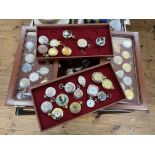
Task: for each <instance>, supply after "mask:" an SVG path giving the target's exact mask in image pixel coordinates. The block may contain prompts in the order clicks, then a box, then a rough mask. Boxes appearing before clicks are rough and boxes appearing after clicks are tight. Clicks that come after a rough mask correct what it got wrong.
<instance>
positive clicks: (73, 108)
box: [69, 101, 83, 114]
mask: <svg viewBox="0 0 155 155" xmlns="http://www.w3.org/2000/svg"><path fill="white" fill-rule="evenodd" d="M82 104H83V102H81V101H79V102H72V103H71V104H70V106H69V110H70V112H71V113H72V114H78V113H80V111H81V106H82Z"/></svg>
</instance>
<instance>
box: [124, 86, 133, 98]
mask: <svg viewBox="0 0 155 155" xmlns="http://www.w3.org/2000/svg"><path fill="white" fill-rule="evenodd" d="M124 93H125V95H126V98H127V99H128V100H132V99H133V98H134V93H133V90H131V89H126V90H125V91H124Z"/></svg>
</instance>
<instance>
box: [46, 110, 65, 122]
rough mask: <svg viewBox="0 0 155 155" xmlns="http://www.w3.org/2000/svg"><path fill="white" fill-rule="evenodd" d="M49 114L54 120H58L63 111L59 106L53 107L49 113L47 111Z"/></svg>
mask: <svg viewBox="0 0 155 155" xmlns="http://www.w3.org/2000/svg"><path fill="white" fill-rule="evenodd" d="M48 115H49V116H51V117H52V118H53V119H54V120H60V119H61V118H62V117H63V115H64V112H63V110H62V109H61V108H54V109H53V110H52V111H51V112H50V113H48Z"/></svg>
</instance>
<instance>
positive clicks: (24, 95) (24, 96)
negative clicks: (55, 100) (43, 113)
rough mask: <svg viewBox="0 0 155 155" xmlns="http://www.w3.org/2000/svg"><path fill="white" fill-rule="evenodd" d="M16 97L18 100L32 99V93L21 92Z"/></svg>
mask: <svg viewBox="0 0 155 155" xmlns="http://www.w3.org/2000/svg"><path fill="white" fill-rule="evenodd" d="M16 98H17V99H18V100H21V99H22V100H23V99H31V93H25V92H19V93H17V95H16Z"/></svg>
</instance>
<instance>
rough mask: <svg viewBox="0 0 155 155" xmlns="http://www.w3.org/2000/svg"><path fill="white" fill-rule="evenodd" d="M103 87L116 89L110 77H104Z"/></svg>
mask: <svg viewBox="0 0 155 155" xmlns="http://www.w3.org/2000/svg"><path fill="white" fill-rule="evenodd" d="M102 87H103V88H105V89H114V85H113V83H112V81H111V80H109V79H104V80H103V81H102Z"/></svg>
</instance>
